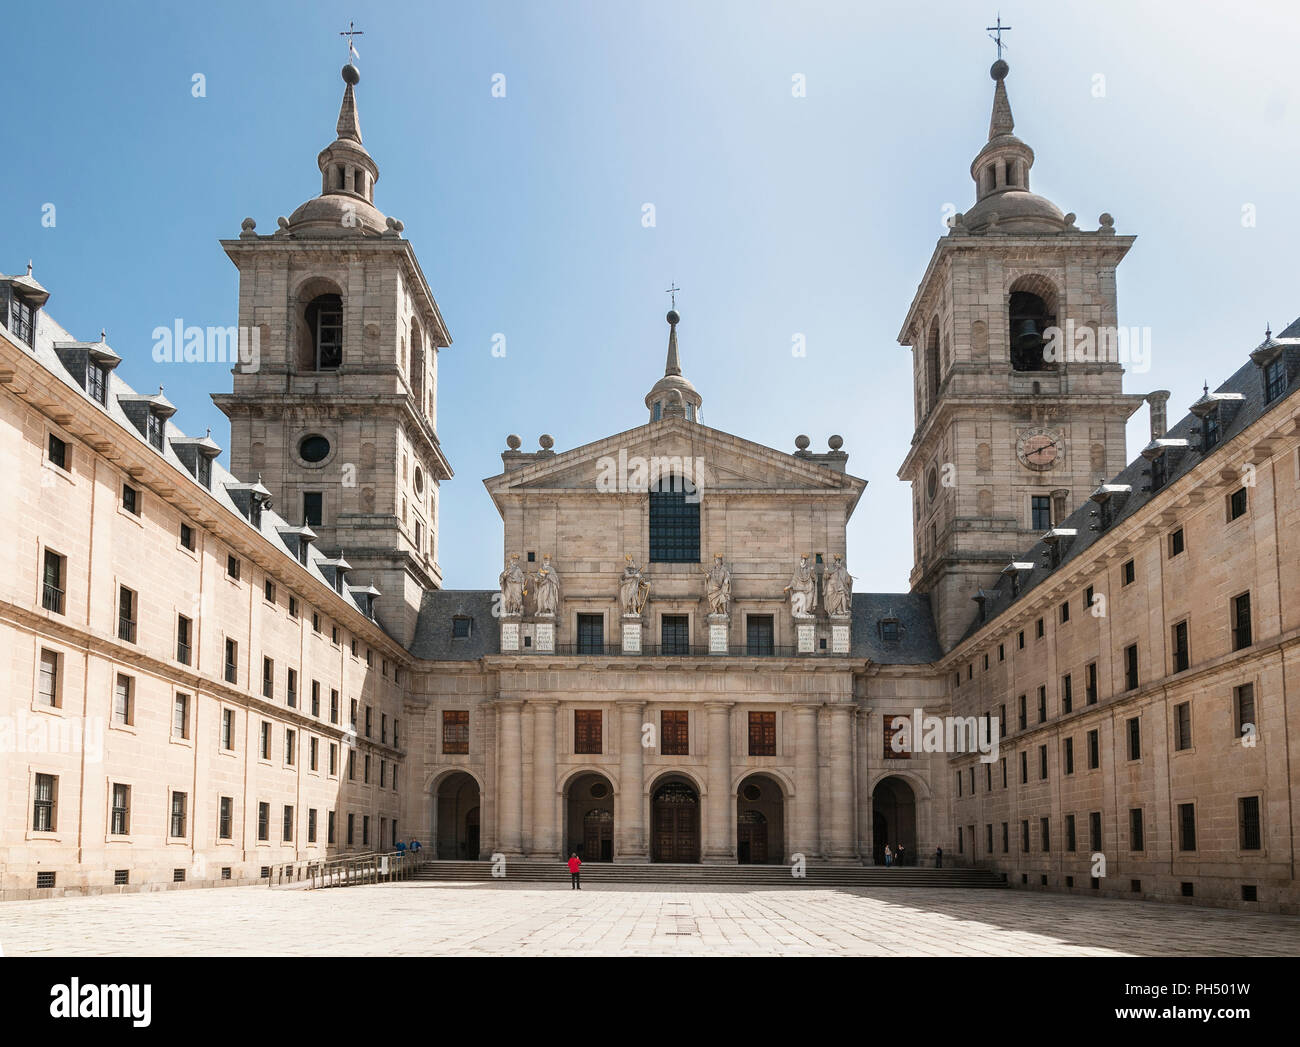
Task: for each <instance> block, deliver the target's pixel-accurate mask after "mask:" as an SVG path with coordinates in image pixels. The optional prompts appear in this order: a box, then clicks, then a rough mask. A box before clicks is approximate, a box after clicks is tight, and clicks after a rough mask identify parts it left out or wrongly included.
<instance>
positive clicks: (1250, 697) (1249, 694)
mask: <svg viewBox="0 0 1300 1047" xmlns="http://www.w3.org/2000/svg"><path fill="white" fill-rule="evenodd" d="M1232 697H1233V704H1234V705H1235V706H1236V713H1237V737H1238V738H1240V737H1241V736H1242V735H1243V734H1245V733H1246V731H1248V730H1254V726H1255V685H1254V684H1253V683H1243V684H1242V685H1241V686H1240V687H1234V688H1233V690H1232Z"/></svg>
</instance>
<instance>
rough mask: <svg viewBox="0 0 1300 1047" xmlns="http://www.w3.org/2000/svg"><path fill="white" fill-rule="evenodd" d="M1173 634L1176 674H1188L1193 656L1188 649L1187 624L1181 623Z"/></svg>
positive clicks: (1174, 629)
mask: <svg viewBox="0 0 1300 1047" xmlns="http://www.w3.org/2000/svg"><path fill="white" fill-rule="evenodd" d="M1172 633H1173V639H1172V644H1171V646H1172V648H1173V658H1174V667H1173V668H1174V672H1176V673H1182V672H1186V671H1187V668H1188V666H1190V665H1191V664H1192V655H1191V652H1190V651H1189V650H1188V649H1187V622H1186V621H1182V622H1179V623H1178V624H1177V625H1175V626H1174V627H1173V629H1172Z"/></svg>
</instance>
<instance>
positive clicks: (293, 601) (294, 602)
mask: <svg viewBox="0 0 1300 1047" xmlns="http://www.w3.org/2000/svg"><path fill="white" fill-rule="evenodd" d="M289 617H290V618H297V617H298V597H296V596H290V597H289Z"/></svg>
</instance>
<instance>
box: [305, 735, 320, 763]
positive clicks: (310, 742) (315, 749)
mask: <svg viewBox="0 0 1300 1047" xmlns="http://www.w3.org/2000/svg"><path fill="white" fill-rule="evenodd" d="M307 766H308V769H310V770H313V771H315V770H318V769H319V767H320V739H319V738H317V737H316V736H315V735H312V736H311V737H310V738H308V739H307Z"/></svg>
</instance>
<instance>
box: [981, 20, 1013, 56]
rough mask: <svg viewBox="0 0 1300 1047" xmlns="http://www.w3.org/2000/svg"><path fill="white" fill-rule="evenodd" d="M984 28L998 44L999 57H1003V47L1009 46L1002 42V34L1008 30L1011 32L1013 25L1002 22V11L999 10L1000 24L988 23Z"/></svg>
mask: <svg viewBox="0 0 1300 1047" xmlns="http://www.w3.org/2000/svg"><path fill="white" fill-rule="evenodd" d="M984 28H985V29H986V30H987V31H988V34H989V39H990V40H992V41H993V42H994V43H995V44H997V45H998V58H1001V57H1002V49H1003V48H1004V47H1006V46H1007V45H1006V44H1004V43H1003V42H1002V34H1003V33H1004V32H1008V33H1009V32H1010V31H1011V26H1009V25H1003V24H1002V12H1000V11H999V12H998V24H997V25H986V26H985V27H984Z"/></svg>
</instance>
